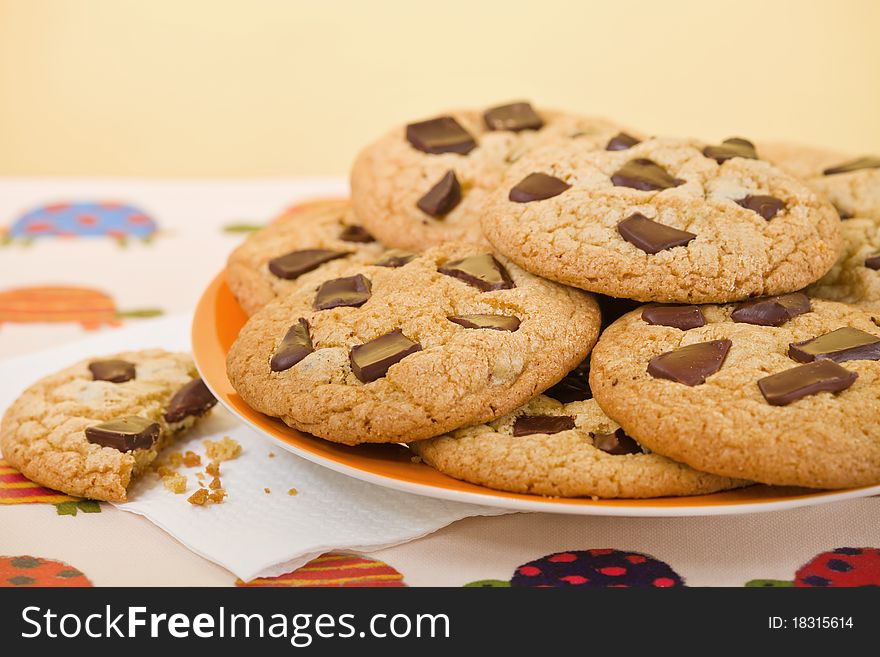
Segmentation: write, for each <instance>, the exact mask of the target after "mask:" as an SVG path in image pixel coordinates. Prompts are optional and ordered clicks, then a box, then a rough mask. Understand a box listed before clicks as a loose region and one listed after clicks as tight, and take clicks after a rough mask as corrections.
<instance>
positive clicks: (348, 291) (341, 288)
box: [315, 274, 370, 310]
mask: <svg viewBox="0 0 880 657" xmlns="http://www.w3.org/2000/svg"><path fill="white" fill-rule="evenodd" d="M369 298H370V279H368V278H367V277H366V276H364V275H363V274H357V275H355V276H346V277H345V278H334V279H332V280H329V281H324V282H323V283H321V287H319V288H318V292H317V294H316V295H315V310H329V309H330V308H339V307H340V306H351V307H353V308H358V307H360V306H363V305H364V304H365V303H366V302H367V300H368V299H369Z"/></svg>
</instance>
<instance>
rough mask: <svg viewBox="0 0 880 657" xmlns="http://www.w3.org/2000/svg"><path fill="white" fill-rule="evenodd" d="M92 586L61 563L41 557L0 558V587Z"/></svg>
mask: <svg viewBox="0 0 880 657" xmlns="http://www.w3.org/2000/svg"><path fill="white" fill-rule="evenodd" d="M37 586H52V587H65V588H67V587H83V586H92V582H91V581H90V580H89V578H88V577H86V576H85V575H83V574H82V572H80V571H79V570H78V569H76V568H74V567H72V566H69V565H68V564H66V563H64V562H63V561H53V560H52V559H43V558H41V557H31V556H27V555H26V556H21V557H0V587H9V588H12V587H15V588H24V587H37Z"/></svg>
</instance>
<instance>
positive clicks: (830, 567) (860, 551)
mask: <svg viewBox="0 0 880 657" xmlns="http://www.w3.org/2000/svg"><path fill="white" fill-rule="evenodd" d="M746 586H748V587H789V586H795V587H803V588H829V587H857V586H880V549H878V548H872V547H862V548H857V547H839V548H835V549H834V550H831V551H830V552H822V553H821V554H818V555H816V556H815V557H813V558H812V559H810V560H809V561H808V562H807V563H805V564H804V565H803V566H801V567H800V568H798V570H797V572H796V573H795V575H794V581H787V580H774V579H753V580H751V581H749V582H746Z"/></svg>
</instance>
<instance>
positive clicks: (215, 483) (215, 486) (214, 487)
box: [208, 477, 220, 490]
mask: <svg viewBox="0 0 880 657" xmlns="http://www.w3.org/2000/svg"><path fill="white" fill-rule="evenodd" d="M208 488H210V489H211V490H217V489H218V488H220V477H214V478H213V479H212V480H211V483H210V484H209V485H208Z"/></svg>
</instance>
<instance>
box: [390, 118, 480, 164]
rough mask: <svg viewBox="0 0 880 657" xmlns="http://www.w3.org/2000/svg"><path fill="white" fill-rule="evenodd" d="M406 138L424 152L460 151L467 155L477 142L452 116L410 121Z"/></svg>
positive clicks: (414, 146)
mask: <svg viewBox="0 0 880 657" xmlns="http://www.w3.org/2000/svg"><path fill="white" fill-rule="evenodd" d="M406 139H407V141H408V142H409V143H410V144H412V145H413V148H417V149H418V150H420V151H422V152H423V153H431V154H435V155H436V154H438V153H459V154H460V155H467V154H468V153H470V152H471V151H472V150H473V149H474V148H476V146H477V142H476V141H474V138H473V137H471V135H470V133H468V131H467V130H465V129H464V128H462V127H461V124H460V123H459V122H458V121H456V120H455V119H454V118H452V117H451V116H440V117H438V118H436V119H430V120H428V121H421V122H419V123H410V124H409V125H408V126H406Z"/></svg>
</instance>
